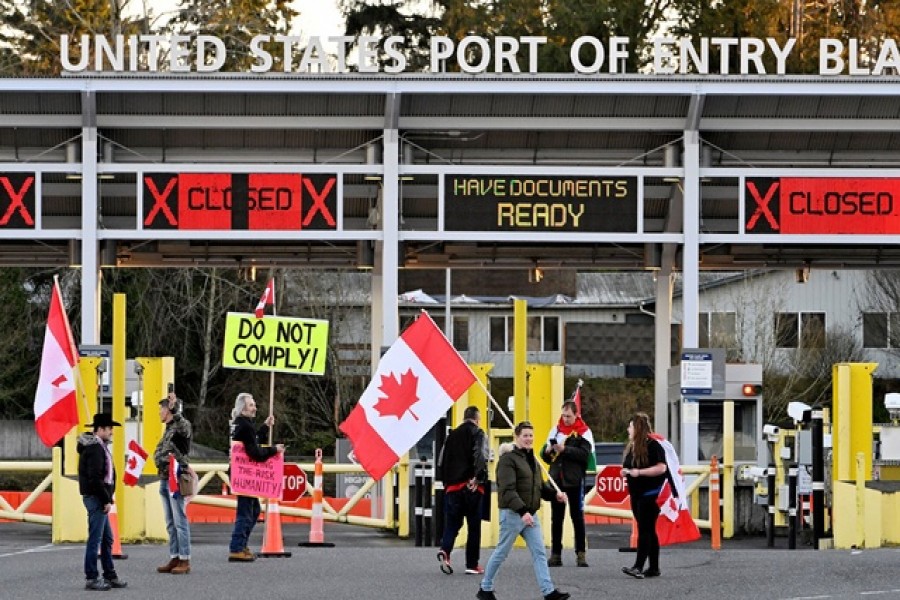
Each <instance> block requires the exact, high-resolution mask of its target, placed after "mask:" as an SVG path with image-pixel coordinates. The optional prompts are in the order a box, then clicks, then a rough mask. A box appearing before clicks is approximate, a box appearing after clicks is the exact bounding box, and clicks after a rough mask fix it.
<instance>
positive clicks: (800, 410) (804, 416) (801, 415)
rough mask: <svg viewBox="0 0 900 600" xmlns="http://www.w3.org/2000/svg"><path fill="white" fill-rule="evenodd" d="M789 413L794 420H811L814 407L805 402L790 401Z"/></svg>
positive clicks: (803, 421)
mask: <svg viewBox="0 0 900 600" xmlns="http://www.w3.org/2000/svg"><path fill="white" fill-rule="evenodd" d="M787 413H788V416H789V417H790V418H792V419H793V420H794V421H796V422H798V423H801V422H802V423H805V422H806V421H808V420H809V417H810V415H811V413H812V407H811V406H810V405H809V404H806V403H805V402H788V407H787Z"/></svg>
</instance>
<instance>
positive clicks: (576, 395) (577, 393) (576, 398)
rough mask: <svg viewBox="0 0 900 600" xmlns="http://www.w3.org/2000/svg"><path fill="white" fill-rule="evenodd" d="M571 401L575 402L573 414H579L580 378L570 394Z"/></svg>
mask: <svg viewBox="0 0 900 600" xmlns="http://www.w3.org/2000/svg"><path fill="white" fill-rule="evenodd" d="M572 402H574V403H575V414H576V415H578V416H579V417H580V416H581V380H580V379H579V380H578V386H576V387H575V393H574V394H572Z"/></svg>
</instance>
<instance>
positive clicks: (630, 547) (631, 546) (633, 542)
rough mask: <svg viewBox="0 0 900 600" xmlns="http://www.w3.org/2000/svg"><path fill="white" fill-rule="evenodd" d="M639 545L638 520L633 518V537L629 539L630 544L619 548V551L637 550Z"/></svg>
mask: <svg viewBox="0 0 900 600" xmlns="http://www.w3.org/2000/svg"><path fill="white" fill-rule="evenodd" d="M637 545H638V531H637V521H636V520H634V519H632V520H631V537H630V538H629V539H628V546H627V547H624V548H619V552H637Z"/></svg>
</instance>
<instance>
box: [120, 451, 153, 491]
mask: <svg viewBox="0 0 900 600" xmlns="http://www.w3.org/2000/svg"><path fill="white" fill-rule="evenodd" d="M146 462H147V451H146V450H144V449H143V448H141V445H140V444H138V443H137V442H136V441H134V440H131V441H129V442H128V453H127V454H126V455H125V475H124V476H123V477H122V483H124V484H125V485H130V486H135V485H137V483H138V481H140V479H141V473H143V472H144V464H146Z"/></svg>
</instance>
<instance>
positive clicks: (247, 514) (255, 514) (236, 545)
mask: <svg viewBox="0 0 900 600" xmlns="http://www.w3.org/2000/svg"><path fill="white" fill-rule="evenodd" d="M260 510H261V509H260V506H259V499H258V498H253V497H251V496H238V497H237V514H236V515H235V518H234V530H233V531H232V532H231V544H230V545H229V546H228V550H229V551H230V552H240V551H241V550H243V549H244V548H246V547H247V543H248V542H249V540H250V533H251V532H252V531H253V526H254V525H256V520H257V519H259V513H260Z"/></svg>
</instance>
